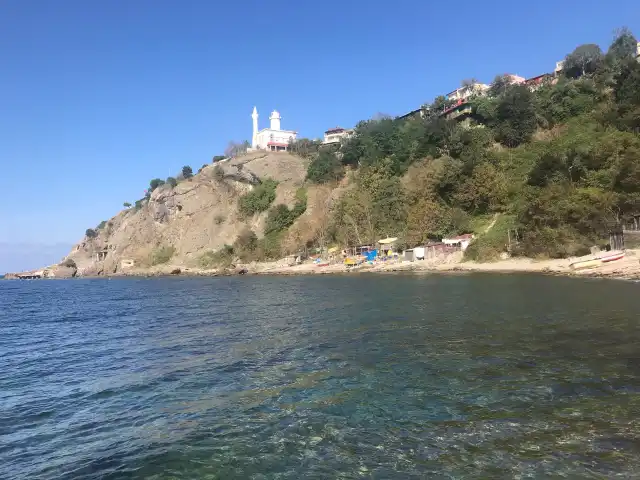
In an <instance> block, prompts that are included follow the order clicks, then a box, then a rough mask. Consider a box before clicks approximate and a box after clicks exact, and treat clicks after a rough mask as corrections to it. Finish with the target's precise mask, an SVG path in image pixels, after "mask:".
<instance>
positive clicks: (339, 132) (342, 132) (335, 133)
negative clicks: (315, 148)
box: [322, 127, 353, 145]
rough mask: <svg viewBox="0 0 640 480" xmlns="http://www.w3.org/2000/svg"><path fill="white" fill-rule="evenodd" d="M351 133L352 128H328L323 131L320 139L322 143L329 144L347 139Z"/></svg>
mask: <svg viewBox="0 0 640 480" xmlns="http://www.w3.org/2000/svg"><path fill="white" fill-rule="evenodd" d="M351 135H353V130H352V129H347V128H342V127H335V128H330V129H329V130H327V131H326V132H324V140H323V141H322V144H323V145H331V144H333V143H340V142H341V141H342V139H345V140H346V139H347V138H349V137H350V136H351Z"/></svg>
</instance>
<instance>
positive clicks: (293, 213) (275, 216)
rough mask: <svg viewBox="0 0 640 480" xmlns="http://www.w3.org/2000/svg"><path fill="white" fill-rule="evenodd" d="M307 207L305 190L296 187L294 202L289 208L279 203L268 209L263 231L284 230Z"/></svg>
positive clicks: (266, 232)
mask: <svg viewBox="0 0 640 480" xmlns="http://www.w3.org/2000/svg"><path fill="white" fill-rule="evenodd" d="M306 209H307V192H306V190H305V189H304V188H300V189H298V191H297V192H296V203H295V205H294V207H293V208H292V209H291V210H289V209H288V208H287V206H286V205H284V204H280V205H276V206H275V207H273V208H272V209H271V210H269V215H268V216H267V221H266V223H265V227H264V233H265V234H268V233H271V232H281V231H283V230H286V229H287V228H289V227H290V226H291V225H293V222H295V221H296V219H297V218H298V217H299V216H300V215H302V214H303V213H304V212H305V210H306Z"/></svg>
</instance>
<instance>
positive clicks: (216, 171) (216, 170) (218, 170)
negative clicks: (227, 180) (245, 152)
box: [213, 165, 224, 180]
mask: <svg viewBox="0 0 640 480" xmlns="http://www.w3.org/2000/svg"><path fill="white" fill-rule="evenodd" d="M213 178H215V179H216V180H222V179H224V170H223V168H222V167H221V166H220V165H216V166H215V167H213Z"/></svg>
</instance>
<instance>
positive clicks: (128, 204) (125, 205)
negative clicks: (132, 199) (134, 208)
mask: <svg viewBox="0 0 640 480" xmlns="http://www.w3.org/2000/svg"><path fill="white" fill-rule="evenodd" d="M122 206H123V207H124V208H130V207H131V204H130V203H129V202H124V203H123V204H122Z"/></svg>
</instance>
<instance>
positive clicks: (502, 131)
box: [266, 30, 640, 260]
mask: <svg viewBox="0 0 640 480" xmlns="http://www.w3.org/2000/svg"><path fill="white" fill-rule="evenodd" d="M635 45H636V39H635V38H634V37H633V35H632V34H631V33H630V32H629V31H628V30H622V31H621V32H620V33H619V35H618V37H617V38H616V39H615V40H614V42H613V43H612V45H611V46H610V48H609V50H608V51H607V52H606V54H604V53H603V52H602V51H601V50H600V48H599V47H597V46H596V45H590V44H587V45H582V46H579V47H578V48H576V49H575V50H574V51H573V52H571V53H569V54H568V55H567V57H566V59H565V68H564V70H563V72H562V74H561V75H559V76H556V77H553V76H549V78H547V80H546V81H544V82H543V83H542V84H541V85H540V86H539V87H538V88H536V89H530V88H529V87H527V86H524V85H513V84H511V83H510V80H509V79H508V78H507V77H504V76H498V77H496V78H495V80H494V81H493V83H492V85H491V88H490V90H489V92H488V93H489V94H488V95H487V96H482V97H475V98H473V97H472V98H471V99H470V101H469V104H468V106H467V107H466V108H467V109H468V112H465V113H464V116H463V117H461V118H447V115H444V114H443V112H444V110H445V109H446V108H447V107H450V106H451V102H448V101H447V100H446V99H444V98H443V97H437V98H436V99H434V101H433V102H432V103H431V104H428V105H425V106H424V107H423V109H422V115H415V116H413V117H409V118H407V119H395V120H394V119H391V118H388V117H385V116H381V117H380V118H377V119H372V120H367V121H363V122H360V123H359V124H358V125H357V126H356V129H355V133H354V135H353V136H352V137H351V138H350V139H349V140H347V141H346V142H344V143H343V144H342V146H341V147H340V150H339V152H337V153H329V152H326V151H323V150H321V149H320V148H319V146H317V145H315V144H314V143H313V142H309V141H307V142H300V141H298V142H296V145H295V147H296V148H297V149H298V150H299V151H300V152H304V155H307V156H309V157H310V158H311V159H312V161H311V163H310V165H309V168H308V171H307V179H308V180H309V181H311V182H314V183H326V182H331V181H334V180H337V179H339V178H341V177H342V175H343V174H344V170H345V169H353V170H354V173H353V180H354V183H355V185H354V188H351V189H349V190H348V191H347V192H346V193H345V194H344V195H343V196H342V198H341V199H340V200H339V201H338V202H337V204H336V205H335V206H334V208H333V210H332V213H331V218H330V228H329V236H330V237H331V240H333V241H335V242H338V243H341V244H349V245H353V244H357V243H360V244H366V243H370V242H373V241H375V240H376V239H378V238H381V237H384V236H398V237H400V238H401V241H402V243H404V244H406V245H417V244H419V243H420V242H425V241H429V240H436V239H440V238H442V237H443V236H446V235H454V234H462V233H472V232H473V233H476V234H478V239H477V240H476V241H475V242H474V243H473V244H472V246H471V247H470V248H469V249H468V251H467V257H468V258H473V259H477V260H486V259H495V258H498V257H499V255H500V254H501V253H502V252H504V251H505V250H506V249H507V245H508V244H509V247H510V249H511V252H512V253H514V254H521V255H527V256H543V257H563V256H567V255H577V254H582V253H585V252H588V250H589V247H590V246H592V245H605V244H606V243H607V242H608V232H609V229H610V227H611V226H612V225H616V224H620V223H624V222H626V221H628V219H629V218H630V216H631V215H632V214H636V215H637V214H638V213H640V137H639V136H638V132H639V131H640V63H639V62H638V61H637V60H636V59H635ZM473 82H474V81H473V80H470V81H466V84H472V83H473ZM469 107H470V108H469ZM462 119H464V120H463V121H461V120H462ZM292 147H293V145H292ZM292 149H293V148H292ZM301 154H302V153H301ZM288 215H289V212H288V209H286V207H284V208H283V206H280V205H278V206H276V207H274V208H273V209H272V210H271V211H270V213H269V218H268V221H267V229H266V231H267V232H269V233H272V232H283V231H284V230H285V229H286V228H287V227H288V226H289V225H291V223H293V222H292V221H291V220H290V219H289V217H288ZM487 218H494V219H495V223H494V224H493V225H492V226H491V228H490V229H488V230H487V231H486V232H485V230H486V229H487V226H486V225H487V222H486V220H487ZM481 224H482V225H484V226H483V227H479V225H481ZM515 232H518V234H517V236H515V235H514V233H515Z"/></svg>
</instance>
